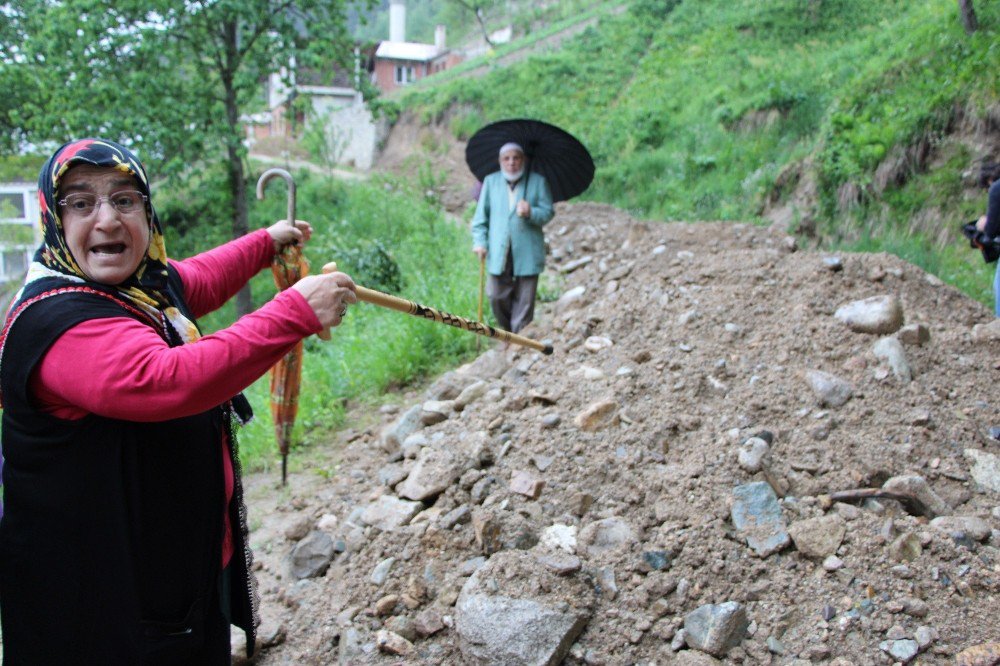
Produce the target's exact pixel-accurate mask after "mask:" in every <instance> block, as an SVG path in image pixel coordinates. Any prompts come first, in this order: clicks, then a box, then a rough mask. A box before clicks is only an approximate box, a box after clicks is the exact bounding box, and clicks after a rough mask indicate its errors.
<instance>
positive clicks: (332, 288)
mask: <svg viewBox="0 0 1000 666" xmlns="http://www.w3.org/2000/svg"><path fill="white" fill-rule="evenodd" d="M286 226H287V225H286ZM291 288H292V289H294V290H296V291H297V292H299V293H300V294H302V296H303V297H304V298H305V299H306V302H307V303H309V307H311V308H312V309H313V312H315V313H316V318H317V319H319V323H320V324H322V325H323V328H329V327H331V326H338V325H340V322H342V321H343V320H344V314H345V313H346V312H347V306H348V305H352V304H354V303H357V302H358V296H357V294H355V293H354V289H355V287H354V280H352V279H351V277H350V276H349V275H347V274H346V273H339V272H337V273H323V274H322V275H307V276H306V277H304V278H302V279H301V280H299V281H298V282H296V283H295V284H293V285H292V286H291Z"/></svg>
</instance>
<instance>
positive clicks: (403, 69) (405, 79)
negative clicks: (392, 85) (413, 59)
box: [396, 65, 416, 86]
mask: <svg viewBox="0 0 1000 666" xmlns="http://www.w3.org/2000/svg"><path fill="white" fill-rule="evenodd" d="M415 80H416V77H415V76H414V71H413V68H412V67H409V66H407V65H396V83H397V84H399V85H401V86H402V85H406V84H407V83H412V82H413V81H415Z"/></svg>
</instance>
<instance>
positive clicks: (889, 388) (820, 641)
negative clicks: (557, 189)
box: [249, 204, 1000, 664]
mask: <svg viewBox="0 0 1000 666" xmlns="http://www.w3.org/2000/svg"><path fill="white" fill-rule="evenodd" d="M548 229H549V231H548V236H549V242H550V245H551V248H552V258H553V261H552V262H551V266H552V276H550V278H551V279H550V280H548V282H549V283H550V284H553V283H555V284H559V285H560V287H559V289H558V291H559V293H560V294H562V296H561V298H560V299H559V300H558V301H554V302H551V303H547V304H545V305H544V306H543V307H541V313H540V316H539V320H538V321H537V322H536V323H535V324H533V325H532V327H530V328H529V329H528V330H526V331H524V332H523V333H524V334H525V335H528V336H529V337H534V338H539V339H540V338H548V339H551V341H552V343H553V345H554V347H555V350H556V351H555V353H554V354H553V355H552V356H548V357H546V356H542V355H540V354H538V353H536V352H533V351H530V350H523V349H511V350H510V351H508V352H506V353H504V352H501V351H500V350H498V349H496V348H494V349H492V350H491V351H489V352H487V353H485V354H483V355H482V356H481V357H480V358H479V359H477V360H476V361H475V362H473V363H471V364H469V365H468V366H465V367H463V368H460V369H457V370H456V371H454V372H451V373H448V374H446V375H444V376H442V377H441V378H439V379H438V380H437V381H436V382H435V383H434V384H433V385H432V386H430V387H429V388H428V389H427V390H426V391H425V392H423V393H421V394H420V395H414V396H413V397H412V400H411V401H410V404H407V405H405V406H404V407H403V408H402V409H399V410H395V409H394V408H391V407H389V406H387V407H386V408H384V409H383V411H382V413H381V414H379V415H377V416H376V417H374V418H375V420H377V422H376V423H373V424H372V425H371V427H369V428H367V429H365V430H359V431H357V432H354V433H352V434H351V436H350V437H348V438H347V439H349V440H350V441H349V442H346V443H345V444H344V446H343V448H342V449H340V450H338V451H337V452H335V453H331V454H330V456H331V459H330V462H329V465H330V468H331V469H334V470H335V471H334V472H333V473H331V474H329V475H320V474H317V473H315V472H310V473H303V474H300V475H296V476H293V477H292V478H291V480H290V486H289V489H288V490H287V491H286V492H285V493H284V494H282V493H277V492H275V491H274V488H273V478H266V479H265V478H261V477H256V478H253V477H252V478H250V479H249V487H250V493H249V501H250V505H251V507H250V508H251V514H252V519H253V521H254V522H253V527H254V532H253V535H252V543H253V546H254V549H255V553H256V556H257V559H258V570H257V575H258V578H259V580H260V589H261V591H262V596H263V604H262V615H263V618H264V623H263V625H262V627H261V639H262V641H263V644H264V646H263V651H262V653H261V655H260V657H259V658H258V660H257V663H260V664H333V663H346V664H461V663H474V664H480V663H498V664H500V663H504V664H515V663H539V664H557V663H567V664H639V663H641V664H650V663H656V664H669V663H685V664H706V663H752V664H769V663H775V664H790V663H807V662H814V663H835V664H848V663H850V664H883V663H885V664H888V663H893V662H898V663H907V662H910V661H913V660H915V659H917V660H919V661H920V663H952V661H953V660H954V655H956V654H957V653H959V652H960V651H962V650H964V649H966V648H970V647H973V646H976V645H979V644H983V643H989V642H990V641H997V640H1000V634H998V630H997V620H996V616H997V613H998V611H1000V530H998V528H1000V508H998V505H1000V443H998V442H997V440H995V439H992V438H991V437H990V427H991V426H994V425H1000V415H998V414H997V412H996V408H995V403H994V401H993V399H992V398H991V392H992V389H993V384H994V383H995V381H996V376H997V370H996V369H995V365H996V363H997V361H998V359H997V355H996V348H997V338H998V337H1000V336H998V333H1000V330H998V329H997V328H996V325H995V324H993V323H992V322H993V321H994V319H993V317H992V315H991V313H990V312H988V311H987V309H986V308H984V307H983V306H982V305H980V304H978V303H975V302H973V301H971V300H969V299H968V298H966V297H965V296H963V295H962V294H960V293H959V292H957V291H956V290H954V289H952V288H951V287H948V286H946V285H944V284H942V283H941V282H940V281H939V280H937V279H935V278H933V277H932V276H929V275H927V274H926V273H924V272H923V271H921V270H920V269H918V268H916V267H914V266H912V265H910V264H907V263H905V262H903V261H901V260H899V259H897V258H895V257H893V256H889V255H884V254H878V255H856V254H842V255H836V256H832V255H826V254H818V253H810V252H803V251H798V250H797V249H796V248H795V243H794V241H793V240H792V239H791V238H788V237H785V236H784V235H782V234H778V233H776V232H773V231H770V230H768V229H764V228H759V227H753V226H744V225H732V224H728V223H727V224H723V223H717V224H716V223H698V224H680V223H678V224H656V223H644V222H639V221H636V220H633V219H631V218H630V217H628V216H627V215H626V214H624V213H622V212H621V211H618V210H617V209H614V208H611V207H608V206H601V205H593V204H579V205H566V206H560V208H559V212H558V214H557V217H556V218H555V220H554V221H553V222H552V224H551V225H550V226H549V227H548ZM849 304H853V306H852V307H854V308H861V310H862V311H863V312H862V314H861V315H857V314H856V312H855V314H854V315H851V314H850V313H849V311H848V310H847V309H845V308H844V306H847V305H849ZM886 304H888V305H887V306H886V307H885V308H882V306H883V305H886ZM900 315H901V316H900ZM871 319H874V320H875V323H874V324H871V322H870V321H869V320H871ZM865 326H868V327H869V330H881V331H883V332H882V333H864V332H860V331H861V330H864V329H865ZM901 326H902V328H900V327H901ZM862 488H869V489H874V490H871V491H869V494H870V495H871V496H869V497H868V498H867V499H865V498H863V497H850V496H848V497H846V498H841V499H840V500H838V498H837V496H834V497H833V498H831V497H830V495H831V493H835V492H839V491H848V490H857V489H862ZM894 498H895V499H894ZM900 500H901V501H900ZM484 627H485V628H484ZM981 649H983V650H989V649H992V648H989V647H986V648H981ZM796 660H798V662H796ZM982 663H990V662H988V661H983V662H982Z"/></svg>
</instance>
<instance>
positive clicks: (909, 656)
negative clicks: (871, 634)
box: [878, 638, 920, 664]
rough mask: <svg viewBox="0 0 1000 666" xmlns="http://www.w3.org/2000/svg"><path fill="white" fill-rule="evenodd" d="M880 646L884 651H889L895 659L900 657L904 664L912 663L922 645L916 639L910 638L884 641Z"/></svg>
mask: <svg viewBox="0 0 1000 666" xmlns="http://www.w3.org/2000/svg"><path fill="white" fill-rule="evenodd" d="M878 646H879V648H880V649H881V650H882V651H883V652H888V653H889V655H890V656H891V657H892V658H893V659H898V660H899V661H901V662H903V663H904V664H908V663H910V662H911V661H913V659H914V658H916V656H917V655H918V654H920V646H919V645H918V644H917V642H916V641H915V640H912V639H909V638H903V639H900V640H894V641H882V642H881V643H879V645H878Z"/></svg>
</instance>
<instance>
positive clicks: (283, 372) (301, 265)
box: [257, 169, 309, 485]
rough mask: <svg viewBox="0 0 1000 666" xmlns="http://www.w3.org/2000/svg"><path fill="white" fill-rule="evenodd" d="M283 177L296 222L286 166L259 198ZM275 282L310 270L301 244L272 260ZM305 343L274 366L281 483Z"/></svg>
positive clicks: (283, 283)
mask: <svg viewBox="0 0 1000 666" xmlns="http://www.w3.org/2000/svg"><path fill="white" fill-rule="evenodd" d="M274 177H281V178H284V179H285V182H286V183H287V184H288V217H287V221H288V223H289V224H292V225H294V224H295V181H293V180H292V175H291V174H290V173H288V172H287V171H285V170H284V169H268V170H267V171H265V172H264V173H263V174H261V176H260V179H259V180H258V181H257V198H258V199H263V198H264V186H265V185H266V184H267V181H269V180H270V179H271V178H274ZM271 272H272V273H273V274H274V284H275V285H276V286H277V287H278V289H279V290H282V291H284V290H285V289H288V288H289V287H291V286H292V285H293V284H295V283H296V282H298V281H299V280H300V279H302V278H303V277H305V276H306V275H308V274H309V262H307V261H306V259H305V257H304V256H302V248H300V247H299V246H298V245H286V246H285V247H284V248H282V250H281V252H279V253H278V254H277V255H275V257H274V261H272V262H271ZM303 354H304V352H303V343H302V342H301V341H300V342H299V343H298V344H297V345H295V346H294V347H293V348H292V350H291V351H289V352H288V353H287V354H285V356H284V357H282V359H281V360H280V361H278V362H277V363H275V364H274V367H273V368H271V418H272V420H273V421H274V436H275V439H276V440H277V441H278V450H279V451H281V485H285V482H286V481H287V478H288V450H289V448H290V447H291V444H292V429H293V428H294V427H295V416H296V415H297V413H298V411H299V388H300V386H301V384H302V358H303Z"/></svg>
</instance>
